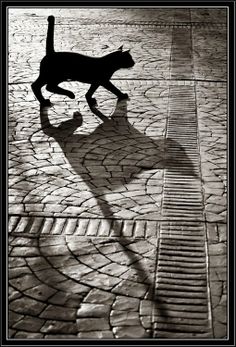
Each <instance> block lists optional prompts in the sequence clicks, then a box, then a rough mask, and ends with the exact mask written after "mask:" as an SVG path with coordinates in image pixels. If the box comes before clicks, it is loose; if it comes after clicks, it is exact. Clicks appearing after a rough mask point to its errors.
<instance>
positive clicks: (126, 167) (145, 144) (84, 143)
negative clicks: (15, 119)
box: [40, 101, 197, 234]
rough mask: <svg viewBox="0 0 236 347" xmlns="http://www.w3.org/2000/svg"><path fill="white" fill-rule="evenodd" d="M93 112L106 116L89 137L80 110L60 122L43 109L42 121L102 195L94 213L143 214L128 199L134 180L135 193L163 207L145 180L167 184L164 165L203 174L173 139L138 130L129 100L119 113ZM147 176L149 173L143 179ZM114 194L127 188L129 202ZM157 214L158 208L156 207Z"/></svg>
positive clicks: (119, 105)
mask: <svg viewBox="0 0 236 347" xmlns="http://www.w3.org/2000/svg"><path fill="white" fill-rule="evenodd" d="M91 111H92V112H93V113H94V114H95V115H96V116H97V117H99V118H100V119H101V120H102V123H101V124H99V125H98V126H97V127H96V128H95V130H93V131H92V132H91V133H90V134H85V135H84V134H80V133H78V129H79V128H80V127H81V126H82V123H83V117H82V115H81V114H80V113H79V112H75V113H74V115H73V118H72V119H69V120H67V121H64V122H62V123H61V124H60V125H59V126H54V125H52V124H51V122H50V120H49V115H48V108H46V107H43V108H41V110H40V120H41V127H42V131H43V132H44V133H45V134H46V135H47V136H49V137H53V138H54V139H55V140H56V141H57V143H58V144H59V145H60V147H61V149H62V151H63V153H64V155H65V157H66V158H67V160H68V162H69V163H70V165H71V167H72V168H73V170H74V172H76V174H77V175H78V176H79V177H80V178H82V180H83V183H85V184H86V185H87V187H88V189H86V190H89V191H90V192H91V193H92V196H93V197H94V198H95V199H96V204H95V205H97V206H95V205H93V207H91V208H89V207H88V211H89V213H91V216H92V217H99V218H101V217H102V218H103V217H105V218H109V219H111V220H114V219H115V220H116V219H117V218H118V219H119V217H120V218H121V219H122V215H121V214H123V216H124V217H123V218H127V219H136V218H137V219H138V218H140V216H142V212H141V208H138V206H135V203H134V201H132V203H133V204H134V205H132V203H131V200H130V201H128V200H129V198H128V196H129V195H130V196H129V197H131V199H132V193H131V192H130V194H129V184H130V183H132V181H134V180H135V184H136V187H134V190H136V192H135V194H136V195H139V196H141V195H142V194H144V193H145V191H146V195H149V202H148V204H149V205H150V204H151V203H152V202H153V205H155V204H156V206H157V203H156V201H155V198H156V197H157V196H158V194H152V189H151V187H150V186H149V193H147V190H146V188H145V184H147V182H149V183H150V180H152V183H151V186H153V188H154V189H153V191H154V192H155V188H156V187H155V184H156V183H157V185H159V186H160V185H161V184H162V183H161V180H160V181H159V180H158V179H157V178H156V177H155V174H156V172H157V171H158V169H160V170H162V171H163V169H166V170H167V172H168V170H175V171H177V172H178V173H179V175H180V176H181V175H184V176H186V175H188V176H192V177H195V176H197V173H196V172H197V170H195V169H196V168H195V167H194V165H193V163H192V162H191V160H190V158H189V157H188V155H187V154H186V152H185V150H184V148H183V147H182V146H181V145H180V144H179V143H178V142H177V141H175V140H173V139H171V138H165V139H163V138H161V139H158V140H154V139H152V138H151V137H149V136H147V135H145V134H143V133H141V132H140V131H138V130H137V129H136V128H135V127H134V126H133V125H132V124H131V123H130V122H129V119H128V117H127V101H120V102H117V105H116V108H115V111H114V112H113V114H112V115H111V116H110V117H106V116H105V115H104V114H103V113H102V112H100V111H99V110H98V109H97V108H96V107H92V108H91ZM171 148H172V149H173V148H174V152H173V151H171V150H170V149H171ZM173 153H175V155H173ZM176 153H177V155H176ZM182 162H184V165H182ZM186 170H187V171H186ZM142 174H144V177H145V179H143V180H142ZM139 178H141V179H140V180H139ZM154 178H155V179H154ZM139 181H140V184H139V187H138V183H139ZM141 183H142V184H141ZM121 187H123V191H122V189H121ZM79 188H80V187H79V184H78V189H79ZM137 190H139V193H138V192H137ZM112 192H114V193H119V192H121V193H122V192H125V194H124V196H123V199H124V200H122V196H121V195H120V199H119V198H117V199H112ZM127 193H128V194H127ZM117 196H118V194H117ZM150 197H151V198H150ZM159 198H160V193H159ZM140 199H141V198H140ZM93 200H94V199H93ZM147 200H148V199H147ZM94 201H95V200H94ZM109 201H110V202H109ZM139 201H140V200H139ZM64 202H65V203H67V202H68V205H69V200H68V201H66V200H65V201H64ZM77 206H78V205H77ZM98 207H99V211H98ZM141 207H143V206H142V203H141ZM159 207H160V206H159ZM159 210H160V208H159ZM78 211H79V210H78ZM153 212H154V213H155V212H156V210H155V207H154V210H153ZM82 213H83V212H82ZM87 215H88V214H87ZM82 217H84V215H83V214H82ZM113 234H114V231H113Z"/></svg>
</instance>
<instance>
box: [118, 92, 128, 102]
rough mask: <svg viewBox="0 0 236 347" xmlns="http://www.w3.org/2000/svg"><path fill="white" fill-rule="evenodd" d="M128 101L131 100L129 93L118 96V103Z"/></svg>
mask: <svg viewBox="0 0 236 347" xmlns="http://www.w3.org/2000/svg"><path fill="white" fill-rule="evenodd" d="M127 99H129V95H128V94H127V93H122V94H121V95H120V96H118V101H121V100H127Z"/></svg>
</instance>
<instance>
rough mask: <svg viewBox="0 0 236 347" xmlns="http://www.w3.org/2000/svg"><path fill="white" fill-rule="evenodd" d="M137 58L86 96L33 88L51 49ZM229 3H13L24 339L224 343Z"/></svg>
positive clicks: (14, 295) (18, 288) (19, 323)
mask: <svg viewBox="0 0 236 347" xmlns="http://www.w3.org/2000/svg"><path fill="white" fill-rule="evenodd" d="M52 11H53V14H54V15H55V17H56V26H55V47H56V50H71V51H75V52H77V51H79V52H83V53H84V54H88V55H94V56H101V55H104V54H107V53H110V52H111V51H113V50H114V49H116V48H117V47H119V46H121V44H124V49H129V48H130V49H131V54H132V56H133V58H134V60H135V62H136V64H135V66H134V67H133V68H132V69H131V70H128V71H127V70H120V71H118V72H117V73H116V74H115V75H114V76H113V82H114V84H115V85H116V86H117V87H118V88H121V89H122V91H124V92H127V93H128V94H129V97H130V99H129V100H128V101H127V102H124V101H123V102H120V103H117V102H116V99H115V98H114V97H113V95H111V94H110V93H108V92H107V91H105V90H104V89H102V88H99V89H98V91H97V92H96V97H97V100H98V108H97V109H96V110H94V113H92V112H91V110H90V109H89V107H88V105H87V103H86V101H85V97H84V95H85V93H86V91H87V89H88V86H86V85H83V84H81V83H75V82H65V83H63V84H64V86H65V88H68V89H70V90H73V91H74V92H75V94H76V98H75V100H67V98H66V97H62V96H59V95H51V94H50V93H49V92H47V91H43V93H45V95H48V96H49V97H50V99H51V101H52V102H53V103H54V106H53V107H52V108H50V109H48V110H43V111H41V112H40V111H39V105H38V102H37V101H36V100H35V97H34V95H33V93H32V90H31V88H30V84H31V83H32V82H33V81H34V80H35V79H36V77H37V75H38V68H39V61H40V60H41V59H42V57H43V55H44V52H45V36H46V31H47V20H46V19H47V16H48V15H50V14H52ZM226 29H227V27H226V9H224V8H221V9H220V8H209V9H208V8H176V9H175V8H168V9H165V8H156V9H150V8H142V9H129V8H107V9H101V8H100V9H99V8H98V9H95V8H87V9H79V8H76V9H71V8H68V9H65V8H64V9H63V8H61V9H60V8H58V9H53V10H51V9H49V8H47V9H40V8H32V9H29V8H28V9H26V8H24V9H23V8H21V9H20V8H19V9H11V8H10V9H9V99H8V106H9V122H8V125H9V132H8V135H9V187H8V188H9V190H8V192H9V224H8V233H9V260H8V264H9V271H8V285H9V302H8V308H9V316H8V329H9V331H8V337H9V339H11V340H14V339H39V340H40V339H43V340H45V339H60V340H67V339H75V340H80V339H95V340H96V339H111V340H112V339H157V340H158V339H162V338H163V339H171V338H173V339H177V340H178V339H212V338H213V339H225V338H227V312H228V307H227V304H228V295H227V294H228V292H227V275H226V274H227V271H226V269H227V167H226V150H227V120H226V115H227V110H226V105H227V94H226V82H227V64H226V62H227V54H226V48H227V45H226V42H227V30H226Z"/></svg>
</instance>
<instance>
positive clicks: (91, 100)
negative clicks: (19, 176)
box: [85, 84, 99, 107]
mask: <svg viewBox="0 0 236 347" xmlns="http://www.w3.org/2000/svg"><path fill="white" fill-rule="evenodd" d="M98 87H99V84H92V85H91V86H90V88H89V90H88V91H87V93H86V94H85V97H86V100H87V103H88V105H89V106H90V107H93V106H96V105H97V100H96V99H95V98H92V95H93V94H94V92H95V91H96V90H97V88H98Z"/></svg>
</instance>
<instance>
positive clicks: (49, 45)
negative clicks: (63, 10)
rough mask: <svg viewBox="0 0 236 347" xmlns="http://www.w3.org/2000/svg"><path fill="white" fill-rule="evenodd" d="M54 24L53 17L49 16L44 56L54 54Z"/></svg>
mask: <svg viewBox="0 0 236 347" xmlns="http://www.w3.org/2000/svg"><path fill="white" fill-rule="evenodd" d="M54 23H55V17H54V16H49V17H48V32H47V39H46V55H48V54H51V53H54V52H55V51H54Z"/></svg>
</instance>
